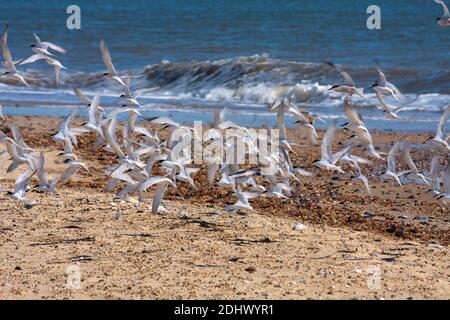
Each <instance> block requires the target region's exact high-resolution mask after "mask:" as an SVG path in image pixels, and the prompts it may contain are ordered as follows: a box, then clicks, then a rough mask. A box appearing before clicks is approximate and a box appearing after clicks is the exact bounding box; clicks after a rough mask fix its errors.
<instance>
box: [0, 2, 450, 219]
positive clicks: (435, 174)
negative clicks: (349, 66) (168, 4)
mask: <svg viewBox="0 0 450 320" xmlns="http://www.w3.org/2000/svg"><path fill="white" fill-rule="evenodd" d="M435 1H436V2H438V3H440V4H442V6H443V7H444V16H443V17H441V18H439V19H438V20H437V22H438V23H439V24H440V25H441V26H450V16H449V14H448V9H447V7H446V6H445V4H444V3H443V2H442V1H440V0H435ZM7 32H8V27H6V28H5V30H4V32H3V35H2V38H1V45H2V53H3V60H2V64H3V66H4V67H6V68H7V69H8V71H7V72H5V73H4V75H5V76H8V77H10V78H13V79H15V80H17V81H18V82H20V83H22V84H24V85H28V83H27V81H26V78H25V77H24V76H23V75H22V74H21V73H20V72H19V71H18V70H17V69H16V65H24V64H28V63H35V62H36V61H39V60H44V61H45V62H47V63H48V64H49V65H52V66H53V67H54V69H55V74H56V83H58V82H59V74H60V71H61V69H65V67H64V66H63V65H62V64H61V62H60V61H59V60H58V59H57V57H56V53H55V52H57V53H65V50H64V49H63V48H61V47H60V46H58V45H55V44H53V43H50V42H44V41H41V40H40V39H39V37H38V36H37V35H36V34H34V37H35V39H36V44H33V45H32V46H30V48H31V50H32V51H33V54H32V55H31V56H30V57H28V58H26V59H23V60H19V61H14V60H13V59H12V56H11V53H10V51H9V49H8V45H7V40H8V33H7ZM100 51H101V54H102V58H103V61H104V64H105V66H106V68H107V72H105V73H104V74H103V76H104V77H105V78H107V79H109V80H110V81H112V82H114V83H115V84H116V85H118V86H120V87H121V88H122V89H123V94H121V95H120V97H119V98H120V99H121V101H123V105H122V107H118V108H116V109H113V110H112V111H110V112H109V113H107V112H106V109H105V108H103V107H102V106H101V105H100V96H99V95H98V94H95V95H94V96H93V97H87V96H86V95H84V94H83V93H82V92H81V91H80V90H79V89H74V91H75V94H76V95H77V96H78V97H79V98H80V100H81V101H82V102H83V103H85V104H86V105H87V109H88V121H87V122H86V123H84V124H82V125H80V126H76V125H75V123H74V120H75V118H76V117H77V115H78V114H79V112H80V110H79V109H76V110H75V111H73V112H72V113H71V114H70V115H69V116H67V117H66V118H65V119H64V120H63V121H62V122H61V124H60V126H59V130H58V132H57V133H56V134H54V135H53V136H52V139H53V140H54V141H56V142H57V143H59V144H60V145H61V148H62V152H61V153H60V154H59V155H58V157H59V158H60V160H61V162H62V163H64V164H65V165H66V166H67V167H66V169H65V171H64V172H63V173H62V174H61V175H60V176H59V177H56V178H49V177H48V176H47V174H46V171H45V160H46V158H45V153H44V152H37V151H36V150H33V149H32V148H30V147H29V146H28V145H27V143H26V141H25V140H24V138H23V136H22V134H21V132H20V130H19V128H18V127H17V125H16V124H15V123H14V122H13V121H11V120H9V119H7V118H6V117H5V116H4V115H3V113H2V111H1V107H0V119H1V120H2V122H3V124H4V125H5V126H6V127H7V128H8V129H9V133H10V135H7V134H5V133H4V132H1V131H0V144H3V145H4V146H5V147H6V149H5V150H3V151H2V153H5V152H7V153H8V155H9V156H10V161H11V163H10V164H9V166H8V168H7V172H8V173H9V172H13V171H14V170H16V169H17V168H19V167H26V169H25V170H24V171H23V172H22V173H21V174H20V175H19V176H18V177H17V179H16V181H15V190H14V191H13V192H8V195H9V196H10V197H11V198H13V199H15V200H17V201H20V202H23V203H24V204H25V205H26V206H33V205H34V204H36V202H35V201H33V200H32V199H30V198H28V194H27V193H28V191H29V190H32V189H34V190H38V191H41V192H48V193H50V194H51V195H52V196H53V197H55V198H57V187H58V186H59V185H61V184H62V183H64V182H66V181H68V180H70V179H71V178H72V177H73V176H74V175H76V174H77V173H79V172H80V171H81V170H85V171H89V169H88V167H87V165H86V164H85V163H83V161H82V160H81V159H80V158H79V156H78V155H77V153H76V148H77V146H78V140H79V137H80V136H82V135H85V134H94V135H95V136H96V141H95V143H94V144H93V145H92V146H91V148H92V150H93V151H96V150H98V148H100V147H102V148H104V149H105V150H106V151H107V152H110V153H112V154H114V155H115V161H116V163H115V164H114V165H112V166H110V167H107V168H105V169H104V170H103V173H104V174H105V176H106V177H107V179H108V180H107V183H106V186H105V191H106V192H111V191H113V190H115V189H117V190H118V192H117V193H116V197H117V198H119V199H121V200H125V201H126V200H128V199H130V196H132V195H135V194H136V195H137V196H138V199H139V201H138V202H137V203H136V205H138V206H139V205H140V204H141V203H146V202H148V200H146V199H145V195H146V191H147V190H148V189H149V188H151V187H153V186H154V187H155V192H154V194H153V199H152V206H151V211H152V212H153V213H158V212H163V211H165V208H164V207H163V206H162V205H161V204H162V200H163V198H164V194H165V192H166V190H167V189H168V188H169V187H172V188H176V187H177V183H186V184H188V185H191V186H192V187H194V186H195V182H194V180H193V178H192V177H191V175H192V174H193V173H196V172H198V171H199V170H200V168H194V167H189V166H188V165H189V164H190V163H191V158H190V152H189V150H190V146H189V145H186V144H185V142H186V137H187V138H188V140H189V141H190V140H191V139H192V138H194V137H196V135H197V134H198V133H197V132H196V130H195V129H194V127H193V126H187V125H182V124H180V123H177V122H175V121H173V120H172V119H170V118H167V117H155V118H146V119H144V120H145V122H146V123H148V124H151V125H152V128H155V127H156V129H152V130H150V129H148V128H147V127H144V126H141V125H140V123H139V122H137V117H138V116H140V115H141V114H140V112H139V107H140V103H139V102H138V100H137V96H138V94H137V93H136V92H132V90H131V89H130V84H131V80H132V76H131V75H129V76H128V77H123V76H121V75H120V74H119V72H117V70H116V68H115V67H114V65H113V63H112V59H111V55H110V53H109V50H108V48H107V46H106V44H105V42H104V41H101V42H100ZM327 63H328V65H330V66H331V67H333V68H335V69H336V70H337V71H338V72H340V74H341V75H342V77H343V79H344V80H343V82H342V83H339V84H334V85H331V86H330V90H333V91H337V92H340V93H342V94H344V95H345V99H344V106H343V108H344V111H345V114H346V116H347V118H348V122H347V123H345V124H342V125H340V126H338V124H337V122H336V121H334V122H333V123H332V124H331V125H330V126H329V127H328V129H327V130H326V132H325V135H324V137H323V139H322V141H321V142H319V137H318V135H317V133H316V129H315V127H314V125H315V123H316V122H317V121H323V120H322V119H321V118H320V116H318V115H316V114H313V113H311V112H309V111H308V110H306V109H305V108H300V107H298V106H297V105H295V104H294V103H292V102H291V99H290V97H282V98H280V99H278V100H277V101H275V102H274V103H273V104H271V105H270V106H268V108H269V110H270V111H272V112H276V114H277V129H278V130H279V139H278V143H277V145H276V150H272V151H275V152H274V153H271V154H269V155H267V156H264V157H261V155H260V150H259V145H258V138H259V137H256V136H255V135H254V134H253V133H252V132H251V131H250V130H248V129H246V128H244V127H241V126H239V125H237V124H235V123H233V122H231V121H227V120H225V109H222V110H219V109H217V110H216V111H215V112H214V121H213V122H212V123H211V124H210V129H212V130H208V131H207V135H206V138H204V139H201V140H202V141H203V145H212V144H214V143H218V142H220V143H223V142H222V140H221V137H223V136H224V135H223V134H222V133H223V132H224V131H226V130H228V129H233V130H234V131H233V132H234V133H233V135H234V138H236V139H238V140H240V141H241V142H243V143H244V144H245V146H246V148H245V152H244V153H239V152H236V144H234V143H233V142H230V141H228V140H227V141H225V143H224V145H223V147H224V149H225V151H226V153H225V154H226V159H221V157H219V156H218V155H217V154H215V153H214V152H211V151H208V150H207V149H205V151H204V153H203V161H204V164H205V167H206V170H207V173H206V176H207V180H208V181H209V182H210V183H216V184H217V185H218V186H220V187H227V188H231V189H232V190H233V192H234V194H235V196H236V198H237V201H236V202H235V203H234V204H232V205H227V206H226V207H225V208H224V209H225V210H227V211H239V210H253V208H252V206H251V204H250V201H251V200H252V199H255V198H258V197H276V198H288V197H291V196H292V195H293V192H294V186H293V183H294V182H295V181H297V182H298V181H300V176H312V175H313V173H312V172H310V171H307V170H305V169H303V168H299V167H295V166H294V165H293V162H292V160H291V155H292V154H296V152H295V150H294V148H293V147H294V146H298V144H297V143H294V142H292V141H289V140H288V137H287V134H286V127H285V117H286V115H288V114H289V115H290V116H293V117H294V118H295V119H296V121H295V123H296V124H297V127H298V129H299V130H300V132H301V136H302V138H303V139H304V140H306V141H307V143H308V144H309V145H311V146H319V145H320V146H321V159H319V160H316V161H314V162H313V164H314V165H315V166H317V167H318V168H320V169H321V170H325V171H332V172H335V173H338V174H340V175H343V176H345V177H348V178H351V179H355V180H359V181H361V182H362V184H363V186H364V188H365V190H366V191H367V194H368V195H369V196H370V195H371V194H372V192H371V187H370V182H369V178H378V179H381V180H383V181H385V180H391V181H393V183H394V184H397V185H399V186H401V187H403V185H404V184H405V183H420V184H426V185H428V186H429V187H430V191H431V192H432V193H433V194H434V195H435V197H436V198H439V199H441V200H442V201H443V202H444V203H445V204H446V205H447V204H450V146H449V139H450V135H447V134H446V130H445V125H446V122H447V119H448V117H449V114H450V105H449V106H448V107H447V108H446V109H445V110H444V111H443V113H442V116H441V118H440V121H439V124H438V127H437V131H436V135H435V136H434V137H432V138H430V139H429V140H428V141H426V142H425V143H424V144H423V145H422V146H421V148H423V147H426V148H428V147H429V148H435V149H437V150H439V153H437V154H440V155H441V156H437V155H436V156H434V157H433V158H432V159H431V162H430V168H429V170H427V171H426V172H425V171H421V170H420V169H419V168H418V167H417V166H416V164H415V163H414V161H413V158H412V156H411V151H412V149H413V148H415V147H416V146H415V145H413V144H411V143H408V142H406V141H398V142H396V143H395V144H394V145H393V146H392V147H391V149H390V151H389V153H388V154H387V155H386V154H385V153H383V152H381V151H378V150H377V149H376V148H375V146H374V144H373V139H372V135H371V133H370V131H369V130H368V129H367V127H366V124H365V123H364V120H363V118H362V117H361V115H360V113H359V112H358V111H357V109H356V108H355V106H354V105H352V96H353V95H358V96H360V97H361V98H363V99H365V96H364V91H363V89H361V88H358V87H357V86H356V84H355V82H354V81H353V79H352V77H351V76H350V74H349V73H348V72H346V71H345V70H343V69H342V68H341V67H339V66H337V65H335V64H333V63H331V62H327ZM377 70H378V75H379V76H378V79H377V80H376V81H375V83H374V84H373V86H372V89H373V90H374V91H375V93H376V96H377V98H378V100H379V102H380V104H381V106H382V108H383V110H384V113H385V114H386V115H387V116H388V117H390V118H394V119H397V118H399V116H398V114H397V113H398V112H400V111H401V110H399V109H398V108H397V109H394V108H393V107H391V106H389V105H388V104H387V103H386V102H385V100H384V97H385V96H391V97H393V98H394V99H396V100H398V101H404V100H405V96H404V95H403V94H402V93H401V92H400V90H399V89H398V88H397V87H396V86H395V85H394V84H392V83H390V82H389V81H387V78H386V76H385V74H384V73H383V71H382V70H381V68H380V67H379V66H377ZM119 115H121V116H126V119H127V120H126V121H124V122H123V123H122V122H120V121H119V119H118V117H119ZM162 129H167V137H166V139H162V138H161V137H160V136H159V132H160V130H162ZM340 130H341V131H347V132H351V133H352V135H351V136H350V138H348V139H347V140H346V141H345V143H343V144H342V145H343V147H342V149H340V150H338V151H333V141H334V140H335V137H336V134H337V132H338V131H340ZM180 133H181V134H180ZM119 134H120V135H121V137H120V138H119ZM180 137H181V138H180ZM196 138H198V137H196ZM266 142H267V143H268V144H271V143H272V142H271V141H269V139H268V140H267V141H266ZM357 150H359V151H361V152H359V153H358V154H360V155H356V154H355V152H354V151H357ZM182 151H187V152H182ZM361 153H362V154H363V156H361ZM255 156H256V157H258V156H259V157H260V159H259V160H260V161H259V164H257V165H254V166H251V167H250V168H249V167H248V166H246V167H242V166H240V165H239V163H242V160H243V159H245V158H247V157H255ZM385 156H386V157H385ZM400 156H402V157H403V159H404V161H405V163H406V164H407V165H408V169H407V170H403V171H398V170H397V165H396V160H397V158H398V157H400ZM373 160H380V161H386V169H385V170H384V171H383V172H380V173H373V174H370V175H369V174H364V171H365V170H368V168H370V167H371V165H372V162H373ZM445 160H446V161H447V164H446V165H445V166H443V165H442V163H443V162H444V161H445ZM344 164H346V165H347V166H346V167H345V168H343V165H344ZM344 169H347V171H348V172H346V171H344ZM363 169H365V170H363ZM33 177H37V186H35V187H31V180H32V178H33ZM219 177H220V178H219Z"/></svg>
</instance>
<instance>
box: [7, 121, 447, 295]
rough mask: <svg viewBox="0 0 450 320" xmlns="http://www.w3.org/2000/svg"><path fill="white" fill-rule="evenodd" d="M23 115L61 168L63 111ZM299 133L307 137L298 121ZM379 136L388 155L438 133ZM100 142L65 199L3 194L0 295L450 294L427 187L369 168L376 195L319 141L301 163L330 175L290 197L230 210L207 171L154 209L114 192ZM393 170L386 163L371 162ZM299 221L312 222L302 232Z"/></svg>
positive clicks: (304, 182)
mask: <svg viewBox="0 0 450 320" xmlns="http://www.w3.org/2000/svg"><path fill="white" fill-rule="evenodd" d="M13 120H14V121H16V122H17V124H18V126H19V128H20V130H21V131H22V133H23V135H24V137H25V141H26V142H27V143H28V144H29V145H30V146H31V147H32V148H35V149H36V150H44V151H46V169H47V171H48V174H49V175H50V176H52V177H56V176H58V174H61V173H62V172H63V170H64V168H65V166H64V165H61V164H57V163H55V160H56V159H57V154H58V153H59V152H60V151H59V150H60V149H61V147H60V146H58V145H57V144H56V143H54V142H53V141H52V140H51V137H50V135H51V134H52V133H55V132H56V131H57V127H58V123H59V121H60V119H51V118H30V117H18V118H13ZM322 134H323V132H320V135H321V136H322ZM289 135H290V138H291V140H292V141H295V142H298V143H302V141H301V140H300V139H299V138H298V132H297V131H296V130H290V131H289ZM347 135H350V134H347V133H340V134H339V137H338V139H337V140H338V141H343V139H342V138H343V137H344V136H347ZM373 136H374V142H375V144H376V145H380V146H381V147H380V149H382V150H383V151H387V150H388V149H389V146H388V145H389V144H390V143H392V142H393V141H397V140H398V139H406V140H408V141H410V142H416V143H422V142H424V141H425V140H427V139H428V137H429V135H428V134H414V135H407V134H401V133H373ZM93 140H94V137H93V136H86V137H82V138H81V139H80V145H79V148H78V149H77V154H78V155H79V156H80V159H82V160H83V161H85V163H86V164H87V165H88V167H89V169H90V171H89V172H86V173H85V172H82V173H80V174H78V175H76V176H74V178H73V179H72V180H71V181H69V182H67V183H65V184H63V185H58V193H59V195H58V196H59V198H60V199H61V200H63V201H62V203H61V202H57V201H55V199H52V198H51V197H50V196H49V195H47V194H41V193H38V192H33V191H30V193H29V198H31V199H33V200H36V201H37V204H36V205H35V206H34V207H32V208H31V209H26V208H24V207H23V206H22V205H21V204H20V203H18V202H15V201H13V200H11V199H10V198H8V197H7V196H6V192H3V193H1V195H0V198H1V199H0V215H1V219H0V243H1V250H0V259H1V261H2V263H1V264H0V299H28V298H40V299H51V298H56V299H73V298H81V299H91V298H99V299H118V298H121V299H126V298H133V299H144V298H149V299H200V298H203V299H310V298H311V299H353V298H357V299H378V298H384V299H394V298H400V299H407V298H413V299H420V298H425V299H435V298H442V299H449V298H450V268H449V267H450V258H449V251H448V245H449V243H450V232H449V226H450V210H449V208H448V207H445V206H444V205H443V204H442V203H441V202H439V201H438V200H436V199H434V198H433V196H432V195H431V194H430V193H428V192H427V190H428V187H427V186H424V185H416V184H413V185H406V186H405V187H404V188H400V187H397V186H393V185H392V184H391V183H388V182H382V181H379V180H378V179H377V178H376V177H369V180H370V183H371V185H372V188H373V196H372V197H368V196H367V195H366V194H365V193H364V192H363V187H362V185H361V184H360V183H359V182H356V181H353V180H350V179H348V178H344V177H342V176H339V175H335V174H332V173H324V172H320V171H318V170H316V169H315V168H314V167H313V166H312V164H311V163H312V161H313V160H314V159H317V158H319V157H320V156H319V152H320V150H319V149H320V148H318V147H313V148H311V147H302V148H296V149H295V150H296V151H297V154H298V155H297V156H293V161H294V164H295V165H297V166H301V167H303V168H305V169H308V170H311V171H314V172H315V173H316V174H317V175H316V176H315V177H304V178H301V182H300V183H298V184H296V185H295V186H296V191H295V193H294V195H293V196H292V198H290V199H287V200H278V199H257V200H255V201H252V205H253V206H254V208H255V212H246V213H245V214H243V215H240V214H236V213H230V212H225V211H223V207H224V206H225V205H227V204H231V203H233V202H234V201H235V197H234V196H233V195H232V194H231V190H229V189H226V188H218V187H217V186H215V185H213V184H209V183H208V182H206V179H205V172H204V170H203V171H201V172H199V173H198V174H197V175H196V176H194V180H195V182H196V187H195V189H193V188H192V187H190V186H189V185H185V184H183V183H179V184H178V188H177V189H176V190H174V189H169V192H168V193H167V196H166V198H165V200H164V205H165V207H166V208H167V209H169V212H168V213H165V214H160V215H155V214H151V213H150V211H149V210H148V209H147V208H146V206H141V207H140V208H136V207H135V206H134V203H135V201H136V199H134V200H133V199H131V201H130V203H127V202H117V201H115V202H114V201H113V197H114V194H113V193H105V192H103V191H102V189H103V187H104V186H105V183H106V177H105V176H104V175H103V174H102V172H101V170H102V169H103V168H105V167H106V166H108V165H110V164H113V163H114V157H113V156H112V155H110V154H108V153H107V152H105V151H103V150H99V151H98V152H96V153H93V152H91V151H90V150H89V147H90V145H91V143H92V142H93ZM336 147H338V143H336ZM431 157H432V153H431V152H430V151H429V149H421V150H419V151H416V152H414V153H413V158H414V160H415V161H416V164H417V165H418V167H419V168H426V169H427V170H428V169H429V162H430V159H431ZM7 159H8V156H7V155H6V154H4V155H2V156H1V157H0V160H1V162H0V175H2V177H3V179H2V181H1V183H0V184H1V186H2V187H3V189H4V191H11V190H12V188H13V183H14V178H15V176H17V174H18V173H19V172H21V170H20V169H19V170H17V171H16V172H14V173H12V174H6V173H5V172H6V167H7V165H8V162H7ZM400 165H401V167H404V163H402V162H401V161H400ZM383 166H384V164H383V162H381V161H380V162H376V163H375V166H374V169H373V170H372V171H371V172H381V171H382V169H383ZM344 169H345V170H346V171H348V172H349V170H348V168H347V167H344ZM365 172H366V173H367V171H365ZM152 192H153V191H152V190H150V191H149V192H148V195H147V198H148V199H151V196H152ZM149 205H151V200H150V203H149V204H147V207H148V206H149ZM296 223H302V224H304V225H306V228H305V229H304V230H293V226H294V225H295V224H296ZM72 265H77V266H79V268H80V271H81V286H80V288H78V289H68V288H67V275H66V271H67V268H68V267H69V266H72Z"/></svg>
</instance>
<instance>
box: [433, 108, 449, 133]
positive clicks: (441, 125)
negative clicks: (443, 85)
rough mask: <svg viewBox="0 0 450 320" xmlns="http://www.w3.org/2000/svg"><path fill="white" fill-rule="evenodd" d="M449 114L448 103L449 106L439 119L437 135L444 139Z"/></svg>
mask: <svg viewBox="0 0 450 320" xmlns="http://www.w3.org/2000/svg"><path fill="white" fill-rule="evenodd" d="M449 115H450V105H448V107H447V108H446V109H445V110H444V112H443V113H442V116H441V118H440V119H439V124H438V128H437V132H436V136H439V137H441V138H442V139H445V123H446V122H447V120H448V116H449Z"/></svg>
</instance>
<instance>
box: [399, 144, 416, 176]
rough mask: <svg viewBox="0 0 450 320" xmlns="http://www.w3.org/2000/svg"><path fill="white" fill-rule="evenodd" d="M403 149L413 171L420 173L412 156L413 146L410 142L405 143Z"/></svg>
mask: <svg viewBox="0 0 450 320" xmlns="http://www.w3.org/2000/svg"><path fill="white" fill-rule="evenodd" d="M402 151H403V155H404V156H405V160H406V163H407V164H408V167H409V168H410V169H411V171H412V172H415V173H418V172H419V170H418V169H417V166H416V164H415V163H414V161H413V159H412V157H411V146H410V145H409V143H403V145H402Z"/></svg>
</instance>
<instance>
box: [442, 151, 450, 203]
mask: <svg viewBox="0 0 450 320" xmlns="http://www.w3.org/2000/svg"><path fill="white" fill-rule="evenodd" d="M443 184H444V188H445V192H447V194H450V158H449V159H448V163H447V167H446V168H445V173H444V181H443Z"/></svg>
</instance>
